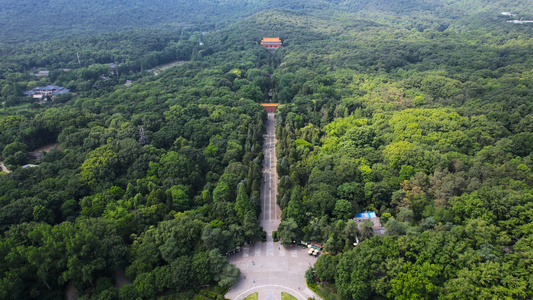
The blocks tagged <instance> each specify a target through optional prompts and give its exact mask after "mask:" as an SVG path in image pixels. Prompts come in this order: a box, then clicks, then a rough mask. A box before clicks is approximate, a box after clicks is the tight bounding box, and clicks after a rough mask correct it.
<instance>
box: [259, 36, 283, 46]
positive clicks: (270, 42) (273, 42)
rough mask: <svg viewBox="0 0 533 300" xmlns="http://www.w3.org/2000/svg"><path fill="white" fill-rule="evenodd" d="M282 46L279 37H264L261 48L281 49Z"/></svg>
mask: <svg viewBox="0 0 533 300" xmlns="http://www.w3.org/2000/svg"><path fill="white" fill-rule="evenodd" d="M281 45H282V43H281V40H280V39H279V37H263V40H262V41H261V46H263V47H267V48H279V47H280V46H281Z"/></svg>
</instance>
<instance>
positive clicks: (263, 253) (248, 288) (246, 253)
mask: <svg viewBox="0 0 533 300" xmlns="http://www.w3.org/2000/svg"><path fill="white" fill-rule="evenodd" d="M275 128H276V121H275V119H274V114H273V113H269V114H268V122H267V134H266V135H265V144H264V151H265V160H264V166H263V176H264V182H263V187H262V188H261V205H262V206H261V208H262V213H261V215H260V216H259V219H260V224H261V226H263V229H264V230H265V231H266V232H267V241H266V242H264V243H263V242H257V243H256V244H254V245H245V246H244V247H242V248H241V252H240V253H237V254H235V255H232V256H231V257H229V261H230V263H232V264H234V265H236V266H237V268H239V269H240V270H241V277H240V279H239V281H238V282H237V283H236V284H235V285H233V286H232V287H231V289H230V290H229V291H228V292H227V293H226V295H225V297H226V298H229V299H233V300H241V299H243V298H245V297H246V296H248V295H250V294H252V293H255V292H258V293H259V299H261V300H279V299H281V292H287V293H289V294H291V295H293V296H294V297H296V298H297V299H302V300H306V299H307V298H313V297H314V298H315V299H320V298H319V297H318V296H316V295H315V294H314V293H313V291H311V290H310V289H309V288H307V285H306V283H305V276H304V275H305V271H306V270H307V269H308V268H309V266H312V265H314V263H315V261H316V258H315V257H314V256H311V255H308V254H307V248H302V247H289V248H285V247H283V246H281V244H280V243H279V242H278V243H274V241H273V240H272V231H274V230H277V228H278V226H279V223H280V218H281V210H280V208H279V206H278V205H277V204H276V195H277V184H278V176H277V173H276V161H277V159H276V142H277V140H276V137H275Z"/></svg>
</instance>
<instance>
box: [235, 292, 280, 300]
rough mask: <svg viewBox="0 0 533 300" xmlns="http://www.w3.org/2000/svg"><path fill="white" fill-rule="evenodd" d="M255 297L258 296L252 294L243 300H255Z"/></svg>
mask: <svg viewBox="0 0 533 300" xmlns="http://www.w3.org/2000/svg"><path fill="white" fill-rule="evenodd" d="M257 297H258V294H257V293H253V294H250V295H248V296H247V297H246V298H244V299H243V300H257ZM281 297H282V298H281V299H283V296H281Z"/></svg>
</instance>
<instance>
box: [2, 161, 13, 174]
mask: <svg viewBox="0 0 533 300" xmlns="http://www.w3.org/2000/svg"><path fill="white" fill-rule="evenodd" d="M0 169H2V171H4V172H6V173H11V171H9V170H8V169H7V168H6V166H5V165H4V162H3V161H0Z"/></svg>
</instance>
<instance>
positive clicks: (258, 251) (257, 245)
mask: <svg viewBox="0 0 533 300" xmlns="http://www.w3.org/2000/svg"><path fill="white" fill-rule="evenodd" d="M259 255H261V244H259V243H256V244H255V252H254V256H259Z"/></svg>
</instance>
